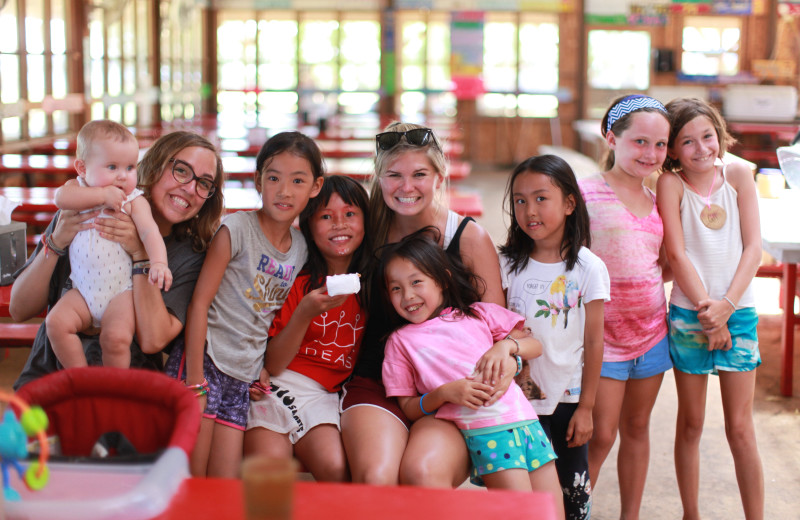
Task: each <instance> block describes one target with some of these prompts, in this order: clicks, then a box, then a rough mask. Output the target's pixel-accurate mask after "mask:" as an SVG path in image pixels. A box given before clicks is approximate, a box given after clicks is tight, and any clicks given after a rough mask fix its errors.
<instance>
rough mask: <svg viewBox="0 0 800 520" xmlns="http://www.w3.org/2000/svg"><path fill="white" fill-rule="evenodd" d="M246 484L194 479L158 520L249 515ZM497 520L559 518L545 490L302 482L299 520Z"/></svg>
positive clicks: (238, 519) (235, 518)
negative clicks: (246, 509) (245, 490)
mask: <svg viewBox="0 0 800 520" xmlns="http://www.w3.org/2000/svg"><path fill="white" fill-rule="evenodd" d="M243 502H244V499H243V494H242V483H241V481H239V480H227V479H194V478H193V479H188V480H186V481H185V482H184V483H183V485H182V487H181V489H180V490H179V491H178V494H177V495H176V496H175V497H174V498H173V500H172V502H171V503H170V505H169V508H168V509H167V511H165V512H164V513H163V514H161V515H159V516H157V517H156V519H155V520H185V519H187V518H191V519H192V520H202V519H214V520H219V519H225V520H241V519H243V518H244V504H243ZM413 518H426V519H427V518H436V519H440V520H446V519H454V520H455V519H457V520H469V519H475V520H491V519H497V520H501V519H511V518H532V519H533V518H535V519H537V520H550V519H553V518H556V514H555V507H554V505H553V501H552V499H551V497H550V496H549V495H547V494H545V493H533V492H531V493H520V492H516V491H490V492H485V491H482V490H475V489H427V488H417V487H405V486H401V487H377V486H366V485H360V484H327V483H319V482H298V483H297V486H296V488H295V497H294V520H312V519H313V520H320V519H325V520H376V519H380V520H408V519H413Z"/></svg>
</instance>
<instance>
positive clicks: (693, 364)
mask: <svg viewBox="0 0 800 520" xmlns="http://www.w3.org/2000/svg"><path fill="white" fill-rule="evenodd" d="M757 326H758V313H756V310H755V308H753V307H745V308H744V309H739V310H737V311H736V312H734V313H733V314H732V315H731V317H730V318H728V331H729V332H730V333H731V343H732V344H733V346H732V347H731V348H730V349H729V350H708V338H707V337H706V335H705V334H704V333H703V327H702V326H701V325H700V322H699V321H698V320H697V312H696V311H690V310H688V309H683V308H681V307H676V306H675V305H670V306H669V353H670V355H671V356H672V362H673V363H675V368H676V369H677V370H680V371H681V372H684V373H686V374H716V373H717V372H718V371H719V370H723V371H726V372H749V371H750V370H755V369H756V367H757V366H758V365H760V364H761V353H760V352H759V350H758V334H757V332H756V327H757Z"/></svg>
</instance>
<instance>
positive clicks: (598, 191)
mask: <svg viewBox="0 0 800 520" xmlns="http://www.w3.org/2000/svg"><path fill="white" fill-rule="evenodd" d="M601 130H602V133H603V136H604V137H605V139H606V143H607V144H608V147H609V154H608V157H607V159H606V165H605V166H606V171H604V172H602V173H599V174H597V175H595V176H593V177H589V178H587V179H584V180H583V181H581V183H580V187H581V191H582V192H583V197H584V199H585V200H586V206H587V208H588V209H589V219H590V226H591V232H592V247H591V250H592V252H593V253H595V254H596V255H597V256H599V257H600V258H601V259H602V260H603V262H605V264H606V266H607V268H608V274H609V277H610V279H611V300H610V301H609V302H606V304H605V309H604V310H605V317H604V322H605V323H604V325H605V327H604V346H603V366H602V369H601V371H600V384H599V386H598V388H597V396H598V398H597V401H596V403H595V406H594V409H593V412H592V416H593V420H594V433H593V435H592V439H591V441H590V442H589V475H590V478H591V482H592V483H593V484H595V485H596V483H597V478H598V475H599V473H600V467H601V466H602V464H603V462H604V461H605V458H606V456H607V455H608V453H609V451H610V450H611V447H612V446H613V445H614V441H615V440H616V437H617V430H619V435H620V445H619V457H618V464H617V473H618V477H619V487H620V501H621V511H620V517H621V518H638V517H639V508H640V505H641V502H642V495H643V493H644V482H645V477H646V476H647V466H648V464H649V458H650V434H649V425H650V413H651V412H652V409H653V405H654V404H655V401H656V396H657V395H658V391H659V389H660V388H661V380H662V379H663V377H664V372H666V371H667V370H669V369H670V368H671V367H672V362H671V361H670V358H669V345H668V342H667V318H666V299H665V297H664V284H663V281H664V280H663V276H664V272H663V270H662V268H663V267H664V264H665V262H664V261H663V260H664V258H665V255H664V254H663V247H662V244H663V239H664V229H663V226H662V224H661V218H660V217H659V215H658V211H657V209H656V204H655V194H654V193H653V192H652V191H650V190H649V189H648V188H647V187H646V186H645V185H644V180H645V179H646V178H647V177H649V176H650V175H651V174H653V173H654V172H656V171H657V170H659V169H660V168H661V165H662V164H663V162H664V159H665V158H666V155H667V140H668V138H669V119H668V116H667V111H666V109H665V108H664V105H662V104H661V103H660V102H659V101H657V100H655V99H653V98H650V97H647V96H642V95H632V96H623V97H621V98H619V99H617V100H616V101H614V103H613V104H612V105H611V107H610V108H609V109H608V111H607V112H606V115H605V117H603V121H602V128H601Z"/></svg>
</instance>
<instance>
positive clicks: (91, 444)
mask: <svg viewBox="0 0 800 520" xmlns="http://www.w3.org/2000/svg"><path fill="white" fill-rule="evenodd" d="M17 396H19V397H20V398H22V399H24V400H25V401H27V402H28V403H29V404H31V405H39V406H41V407H42V408H43V409H44V411H45V412H46V413H47V416H48V418H49V427H48V430H47V435H48V436H55V438H57V447H56V450H55V451H56V453H57V455H55V456H53V457H51V462H52V463H51V464H50V468H51V477H50V483H49V484H48V485H47V487H45V488H44V489H43V490H41V491H39V492H36V493H33V492H27V493H22V494H23V497H22V500H21V501H20V502H16V503H7V504H6V514H7V515H8V518H10V519H13V518H47V519H52V518H62V519H72V518H74V519H82V520H90V519H93V520H103V519H110V518H114V519H123V520H137V519H145V518H152V517H154V516H157V515H158V514H160V513H161V512H163V510H164V509H166V507H167V506H168V505H169V501H170V500H171V498H172V495H173V494H174V493H175V492H176V491H177V489H178V487H179V486H180V483H181V482H182V481H183V479H184V478H186V477H188V476H189V470H188V457H189V453H190V452H191V450H192V448H193V447H194V443H195V439H196V437H197V432H198V430H199V428H200V410H199V409H198V405H197V400H196V399H195V398H194V396H193V394H192V393H191V392H190V391H189V390H187V389H186V388H185V387H184V386H183V385H182V384H181V383H179V382H178V381H175V380H174V379H172V378H169V377H167V376H165V375H163V374H160V373H157V372H152V371H147V370H136V369H129V370H124V369H116V368H106V367H86V368H73V369H67V370H62V371H60V372H56V373H54V374H50V375H48V376H45V377H43V378H41V379H38V380H36V381H33V382H31V383H28V384H27V385H25V386H23V387H22V388H20V390H19V391H18V392H17ZM98 452H102V454H103V455H105V456H103V455H100V456H99V455H98ZM99 457H102V458H99ZM18 487H19V486H18Z"/></svg>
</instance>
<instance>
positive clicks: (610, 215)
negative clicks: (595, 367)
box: [580, 175, 667, 361]
mask: <svg viewBox="0 0 800 520" xmlns="http://www.w3.org/2000/svg"><path fill="white" fill-rule="evenodd" d="M580 187H581V192H582V193H583V197H584V199H585V200H586V206H587V207H588V209H589V218H590V220H591V229H592V247H591V250H592V252H593V253H594V254H596V255H597V256H599V257H600V258H601V259H602V260H603V262H605V264H606V267H607V268H608V274H609V277H610V278H611V300H610V301H608V302H606V304H605V309H604V313H605V327H604V329H605V333H604V339H605V348H604V350H603V361H628V360H631V359H634V358H637V357H639V356H641V355H642V354H644V353H645V352H647V351H648V350H650V349H651V348H652V347H653V346H654V345H655V344H656V343H658V342H659V341H660V340H661V339H663V338H664V336H666V335H667V307H666V305H667V303H666V298H665V296H664V282H663V280H662V278H661V267H660V266H659V265H658V255H659V252H660V250H661V244H662V243H663V241H664V226H663V225H662V223H661V217H660V216H659V214H658V210H657V209H656V205H655V195H654V194H653V193H652V192H649V193H650V195H651V196H652V197H653V209H652V211H651V212H650V214H649V215H648V216H647V217H645V218H639V217H637V216H636V215H634V214H633V213H631V212H630V211H629V210H628V208H627V207H626V206H625V205H624V204H623V203H622V202H621V201H620V200H619V199H618V198H617V196H616V194H615V193H614V190H612V189H611V187H610V186H609V185H608V184H606V181H605V179H603V176H602V175H594V176H592V177H589V178H586V179H583V180H582V181H580ZM648 191H649V190H648Z"/></svg>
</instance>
